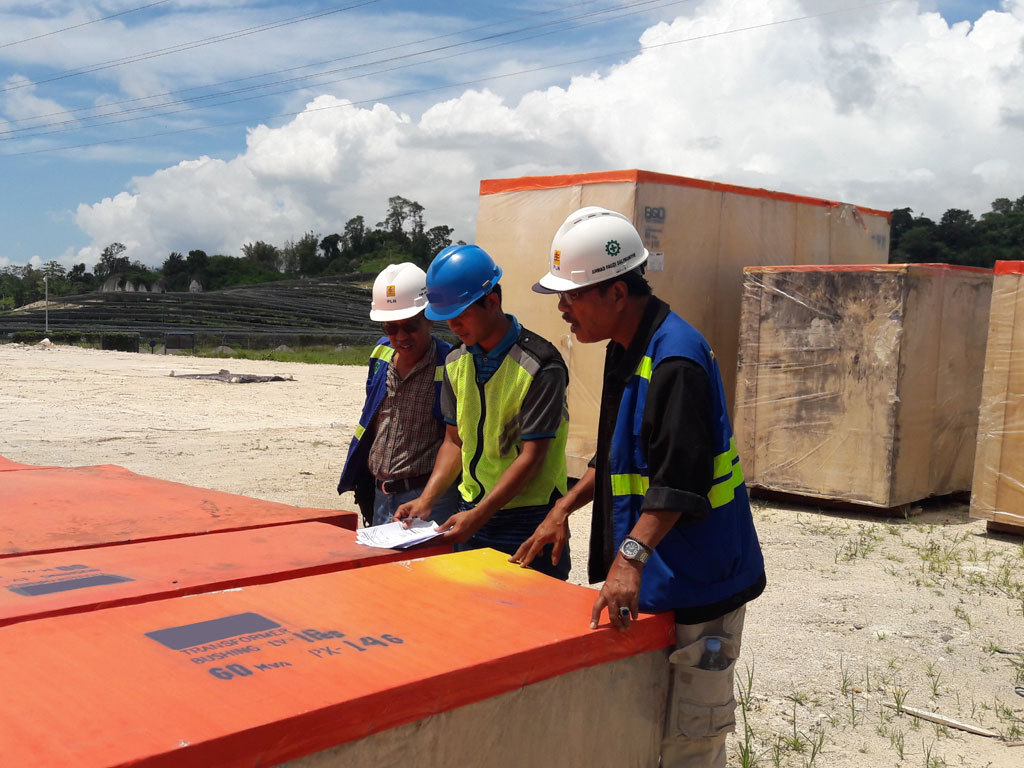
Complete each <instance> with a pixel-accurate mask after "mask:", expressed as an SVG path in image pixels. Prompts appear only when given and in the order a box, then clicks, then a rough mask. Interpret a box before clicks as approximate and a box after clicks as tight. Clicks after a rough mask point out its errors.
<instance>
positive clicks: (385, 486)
mask: <svg viewBox="0 0 1024 768" xmlns="http://www.w3.org/2000/svg"><path fill="white" fill-rule="evenodd" d="M429 479H430V475H429V474H428V475H417V476H416V477H403V478H402V479H401V480H378V481H377V488H379V489H380V491H381V493H386V494H389V495H390V494H393V493H405V492H406V491H414V490H416V489H417V488H422V487H423V486H425V485H426V484H427V480H429Z"/></svg>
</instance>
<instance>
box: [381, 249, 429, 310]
mask: <svg viewBox="0 0 1024 768" xmlns="http://www.w3.org/2000/svg"><path fill="white" fill-rule="evenodd" d="M426 307H427V273H426V272H424V271H423V270H422V269H420V268H419V267H417V266H416V265H415V264H412V263H410V262H408V261H406V262H403V263H401V264H388V265H387V266H386V267H385V268H384V269H383V271H382V272H381V273H380V274H379V275H377V279H376V280H374V281H373V301H371V302H370V319H371V320H377V321H380V322H386V321H388V320H405V319H406V318H408V317H414V316H416V315H418V314H419V313H420V312H422V311H423V310H424V309H426Z"/></svg>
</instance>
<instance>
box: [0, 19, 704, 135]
mask: <svg viewBox="0 0 1024 768" xmlns="http://www.w3.org/2000/svg"><path fill="white" fill-rule="evenodd" d="M691 1H692V0H672V1H671V2H663V0H639V1H638V2H634V3H632V4H630V5H625V6H623V5H617V6H613V7H610V8H602V9H598V10H594V11H590V12H587V13H582V14H578V15H576V16H570V17H566V18H562V19H556V20H554V21H550V22H545V23H543V24H534V25H531V26H526V27H520V28H518V29H513V30H507V31H505V32H498V33H494V34H491V35H485V36H483V37H478V38H475V39H473V40H467V41H463V42H459V43H451V44H449V45H443V46H438V47H435V48H431V49H427V50H422V51H416V52H413V53H408V54H402V55H400V56H392V57H388V58H384V59H378V60H376V61H371V62H364V63H361V64H353V65H350V66H347V67H341V68H339V69H334V70H326V71H323V72H317V73H313V74H310V75H302V76H298V77H294V78H289V79H285V80H277V81H274V82H270V83H259V84H256V85H251V86H247V87H244V88H236V89H232V90H228V91H219V92H216V93H208V94H203V95H199V96H194V97H189V98H184V99H176V100H171V101H164V102H161V103H159V104H150V105H142V106H138V107H133V108H131V109H126V110H111V111H108V112H103V113H99V114H94V115H86V116H83V117H82V118H72V119H68V120H61V121H52V122H48V123H37V124H36V125H30V126H25V127H22V128H12V129H8V130H6V131H0V141H12V140H17V139H25V138H33V137H36V136H46V135H50V134H53V133H61V132H66V131H70V130H78V124H79V123H80V121H84V120H100V119H102V118H104V117H116V116H123V115H126V114H132V113H136V112H149V111H151V110H156V109H160V108H162V107H170V106H175V105H179V104H192V103H195V102H200V101H208V100H210V99H218V98H221V97H225V96H232V95H235V94H240V93H245V92H248V91H253V90H264V89H268V88H274V87H275V86H280V85H288V84H290V83H295V82H303V81H308V80H311V79H313V78H322V77H325V76H327V75H332V74H338V73H340V72H347V71H351V70H354V69H361V68H365V67H371V66H376V65H379V64H388V63H391V62H395V61H400V60H402V59H409V58H414V57H419V56H425V55H427V54H430V53H437V52H440V51H444V50H450V49H452V48H460V47H463V46H467V45H472V44H473V43H479V42H486V41H488V40H495V39H498V38H503V37H509V36H513V35H519V34H522V33H524V32H533V31H535V30H538V29H543V28H545V27H551V26H557V25H563V24H572V23H573V22H578V21H581V20H586V19H594V18H596V17H598V16H602V15H606V14H608V13H615V12H619V11H622V10H623V9H626V10H625V12H622V13H618V15H617V16H615V17H613V18H611V19H598V20H597V21H589V22H587V23H580V24H573V27H572V28H574V29H580V28H583V27H585V26H590V25H593V24H600V23H607V22H609V21H617V20H619V19H621V18H624V17H626V16H632V15H636V14H638V13H642V12H645V11H647V10H650V8H648V7H647V6H651V5H652V4H654V5H657V4H658V3H661V4H660V5H657V7H659V8H667V7H671V6H673V5H680V4H682V3H687V2H691ZM589 4H591V3H577V4H575V5H589ZM567 7H572V6H567ZM638 7H640V10H635V9H636V8H638ZM550 13H551V11H545V12H542V13H541V14H531V15H530V16H528V17H527V18H530V17H533V16H536V15H550ZM500 23H505V22H500ZM492 26H498V24H488V25H481V26H480V27H475V28H473V29H481V28H487V27H492ZM558 31H561V30H555V31H554V32H551V31H549V32H543V33H539V34H534V35H526V36H524V37H520V38H517V39H516V40H512V41H506V42H501V43H497V44H495V45H490V46H484V47H481V48H476V49H473V50H470V51H462V52H459V53H455V54H450V55H447V56H438V57H435V58H433V59H428V60H426V61H416V62H412V63H410V64H406V65H402V66H397V67H391V68H387V69H378V70H375V71H372V72H365V73H362V74H359V75H353V76H350V77H342V78H338V79H335V80H329V81H327V82H319V83H316V85H318V86H321V87H322V86H325V85H332V84H335V83H339V82H343V81H345V80H351V79H355V78H359V77H369V76H371V75H376V74H382V73H386V72H393V71H395V70H398V69H404V68H407V67H410V66H420V65H423V64H431V63H434V62H438V61H443V60H446V59H449V58H454V57H456V56H463V55H467V54H470V53H479V52H480V51H484V50H489V49H491V48H496V47H500V46H503V45H509V44H511V43H513V42H522V41H524V40H531V39H535V38H537V37H542V36H544V35H550V34H554V33H556V32H558ZM463 32H465V30H463ZM453 34H462V33H451V34H448V35H440V36H436V37H433V38H427V39H426V40H423V41H415V42H412V43H403V44H401V45H398V46H389V47H385V48H381V49H378V51H380V52H383V51H389V50H394V49H396V48H401V47H407V46H409V45H416V44H419V43H420V42H430V41H432V40H436V39H440V38H445V37H451V36H452V35H453ZM378 51H370V52H364V53H359V54H351V55H349V56H343V57H340V58H338V59H334V60H333V61H344V60H347V59H351V58H358V57H360V56H365V55H369V54H370V53H376V52H378ZM298 68H301V67H292V68H290V69H286V70H280V71H279V72H289V71H294V70H295V69H298ZM267 74H276V73H274V72H271V73H264V75H259V77H262V76H266V75H267ZM247 79H252V78H251V77H250V78H241V80H247ZM228 82H238V81H228ZM311 85H312V84H309V85H300V86H297V87H295V88H283V89H279V90H276V91H273V92H271V93H262V94H258V95H256V96H250V97H244V98H240V99H230V100H226V101H220V102H217V103H214V104H204V105H201V106H198V107H189V108H186V109H177V110H171V111H167V112H159V113H156V114H149V115H141V116H137V117H130V118H123V119H117V120H108V121H106V122H102V123H95V124H93V125H92V126H89V127H98V126H106V125H115V124H118V123H124V122H133V121H135V120H145V119H149V118H152V117H162V116H166V115H173V114H179V113H181V112H187V111H192V110H195V109H203V108H208V107H217V106H224V105H226V104H235V103H238V102H241V101H251V100H253V99H259V98H268V97H270V96H276V95H280V94H282V93H290V92H294V91H296V90H301V89H302V88H306V87H310V86H311ZM207 87H209V86H207ZM191 90H197V88H191V89H186V90H184V91H175V92H171V93H170V94H156V95H154V96H141V97H138V98H136V99H126V100H125V101H124V102H115V104H119V103H129V102H135V101H140V100H146V99H151V98H159V97H160V96H163V95H173V94H175V93H185V92H187V91H191ZM103 106H104V108H105V107H109V106H114V105H112V104H104V105H103ZM94 109H97V108H96V107H83V108H81V109H78V110H65V111H62V112H54V113H51V114H50V115H38V116H36V117H32V118H23V119H21V120H11V121H9V122H10V123H17V122H28V121H30V120H41V119H42V118H43V117H48V116H56V115H61V114H68V115H71V114H73V113H75V112H81V111H84V110H94ZM59 126H70V127H66V128H61V127H59ZM44 128H54V130H50V131H47V130H40V129H44ZM25 132H31V133H28V135H25V136H11V135H10V134H17V133H25ZM4 134H8V136H7V137H6V138H2V137H3V136H4Z"/></svg>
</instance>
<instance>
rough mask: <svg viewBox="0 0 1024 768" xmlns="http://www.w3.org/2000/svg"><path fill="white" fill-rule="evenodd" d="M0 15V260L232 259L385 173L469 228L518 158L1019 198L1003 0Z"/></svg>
mask: <svg viewBox="0 0 1024 768" xmlns="http://www.w3.org/2000/svg"><path fill="white" fill-rule="evenodd" d="M143 6H148V7H143ZM833 12H834V13H833ZM986 12H992V13H988V14H987V15H986ZM115 14H116V15H115ZM822 14H826V15H822ZM104 17H112V18H106V19H104ZM100 19H102V20H100ZM979 20H980V21H979ZM90 22H92V23H90ZM65 28H67V29H65ZM0 30H2V31H0V178H2V179H3V184H2V185H0V190H2V191H0V229H2V231H3V233H4V237H3V238H2V240H0V267H3V266H5V265H8V264H22V263H28V262H33V263H37V264H38V263H42V262H45V261H49V260H51V259H56V260H58V261H60V262H62V263H64V264H66V265H70V264H73V263H77V262H79V261H84V262H86V263H87V264H90V265H91V264H92V263H93V262H94V261H95V259H96V257H97V256H98V254H99V252H100V250H102V248H103V246H104V245H106V244H107V243H109V242H112V241H115V240H118V241H121V242H124V243H125V244H126V245H128V246H129V255H130V256H132V257H133V258H136V259H138V260H140V261H143V262H145V263H148V264H154V265H156V264H159V263H161V262H162V261H163V259H164V258H166V256H167V253H169V252H170V251H171V250H179V251H187V250H189V249H192V248H202V249H204V250H206V251H207V252H209V253H230V254H238V253H240V250H241V246H242V245H243V244H244V243H245V242H249V241H250V240H255V239H263V240H268V241H270V242H275V243H277V244H279V245H280V244H282V243H283V242H284V241H285V240H288V239H296V238H298V237H301V236H302V234H303V233H304V232H306V231H309V230H313V231H315V232H317V233H319V234H321V235H325V234H329V233H331V232H334V231H338V230H340V229H341V228H342V227H343V225H344V222H345V221H346V220H347V219H348V218H350V217H351V216H354V215H357V214H362V215H365V216H366V217H367V219H368V220H369V221H370V222H371V223H375V222H376V221H378V220H380V219H381V218H383V214H384V208H385V205H386V199H387V197H388V196H389V195H392V194H402V195H404V196H406V197H410V198H414V199H417V200H418V201H419V202H420V203H422V204H423V205H424V206H425V207H426V211H427V218H428V221H429V222H430V223H442V222H444V223H449V224H454V225H455V226H456V230H457V231H456V236H457V237H460V238H463V239H467V240H469V239H471V238H472V236H473V227H474V223H475V213H476V194H477V188H478V184H479V181H480V178H486V177H496V176H513V175H522V174H524V173H565V172H574V171H592V170H600V169H605V168H618V167H642V168H647V169H649V170H655V171H662V172H668V173H678V174H681V175H690V176H697V177H703V178H715V179H718V180H722V181H727V182H733V183H739V184H751V185H756V186H765V187H769V188H774V189H780V190H784V191H790V192H796V193H803V194H812V195H819V196H823V197H829V198H838V199H843V200H847V201H850V202H854V203H859V204H863V205H868V206H872V207H880V208H890V207H894V206H903V205H909V206H911V207H913V208H914V209H915V210H917V211H920V212H924V213H926V214H928V215H931V216H934V217H938V216H939V215H940V214H941V213H942V211H943V210H945V208H947V207H951V206H957V207H970V208H971V209H972V210H974V211H975V213H981V212H984V211H985V210H987V206H988V203H989V202H990V201H991V200H992V199H994V198H995V197H998V196H1010V197H1017V196H1020V195H1021V194H1024V171H1022V170H1021V169H1022V168H1024V157H1022V155H1021V152H1022V150H1021V149H1020V147H1022V146H1024V141H1021V139H1022V137H1021V131H1022V130H1024V97H1022V96H1021V94H1022V93H1024V81H1022V80H1021V74H1020V73H1021V71H1022V69H1024V62H1022V60H1021V57H1022V56H1024V53H1022V50H1024V47H1022V40H1024V0H1005V2H998V1H997V2H964V1H959V2H956V1H951V2H924V1H922V2H913V1H911V0H894V2H889V3H872V2H871V0H770V1H765V0H758V1H757V2H755V0H689V1H688V2H687V1H685V0H684V1H682V2H680V1H679V0H674V1H673V0H650V1H648V2H644V1H643V0H603V2H602V1H595V0H589V1H580V0H534V1H533V2H521V3H507V2H494V1H489V0H479V1H478V2H436V3H423V2H411V1H408V0H343V1H342V2H319V1H311V2H305V3H303V2H288V3H285V2H269V1H260V0H212V2H210V1H207V2H199V0H163V1H162V2H158V1H157V0H105V1H96V0H93V1H92V2H74V1H72V0H66V1H65V0H49V1H48V2H45V3H36V2H32V3H29V2H25V1H24V0H22V1H20V2H14V1H12V0H0ZM61 30H63V31H61ZM641 46H643V51H642V52H641ZM314 75H315V76H314ZM350 102H353V103H350Z"/></svg>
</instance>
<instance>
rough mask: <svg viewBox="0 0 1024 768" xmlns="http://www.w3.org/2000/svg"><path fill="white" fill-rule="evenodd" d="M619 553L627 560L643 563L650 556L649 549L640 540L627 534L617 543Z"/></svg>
mask: <svg viewBox="0 0 1024 768" xmlns="http://www.w3.org/2000/svg"><path fill="white" fill-rule="evenodd" d="M619 554H621V555H622V556H623V557H624V558H626V559H627V560H632V561H633V562H635V563H639V564H640V565H644V564H646V563H647V560H648V559H649V558H650V556H651V549H650V547H648V546H647V545H646V544H644V543H643V542H642V541H639V540H638V539H634V538H633V537H632V536H627V537H626V538H624V539H623V540H622V543H621V544H620V545H619Z"/></svg>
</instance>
